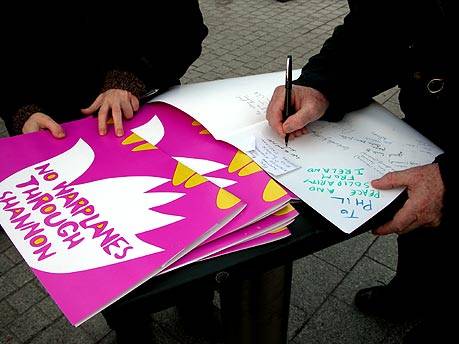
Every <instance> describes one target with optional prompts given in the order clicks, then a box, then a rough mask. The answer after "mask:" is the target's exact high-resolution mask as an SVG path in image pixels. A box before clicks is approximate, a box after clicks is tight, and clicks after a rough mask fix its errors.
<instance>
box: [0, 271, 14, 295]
mask: <svg viewBox="0 0 459 344" xmlns="http://www.w3.org/2000/svg"><path fill="white" fill-rule="evenodd" d="M16 289H17V287H16V286H15V285H14V283H13V282H11V281H10V280H9V279H7V278H6V276H5V275H1V276H0V300H3V299H4V298H5V297H7V296H8V295H10V294H12V293H13V292H14V291H15V290H16Z"/></svg>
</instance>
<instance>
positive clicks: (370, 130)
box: [156, 71, 442, 233]
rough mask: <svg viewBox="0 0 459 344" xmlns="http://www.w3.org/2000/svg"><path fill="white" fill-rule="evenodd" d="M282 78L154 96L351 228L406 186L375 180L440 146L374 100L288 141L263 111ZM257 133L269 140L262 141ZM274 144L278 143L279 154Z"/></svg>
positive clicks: (429, 156)
mask: <svg viewBox="0 0 459 344" xmlns="http://www.w3.org/2000/svg"><path fill="white" fill-rule="evenodd" d="M298 73H299V71H295V74H296V75H298ZM283 81H284V74H283V73H282V72H279V73H270V74H263V75H255V76H248V77H242V78H234V79H227V80H217V81H211V82H206V83H201V84H194V85H185V86H180V87H178V88H175V89H174V90H172V91H170V92H167V93H165V94H163V95H162V96H160V97H159V98H156V100H161V101H165V102H167V103H170V104H172V105H174V106H176V107H178V108H180V109H182V110H183V111H185V112H187V113H189V114H190V115H191V116H193V117H195V119H196V120H198V121H199V122H200V123H201V124H203V125H204V126H205V127H206V128H207V129H208V130H209V131H210V132H211V133H212V134H213V135H214V136H215V137H216V138H217V139H221V140H223V141H226V142H229V143H231V144H233V145H234V146H236V147H238V148H239V149H241V150H242V151H244V152H245V153H247V154H248V155H250V156H251V157H252V158H253V159H254V160H255V161H256V162H257V163H258V164H260V165H261V166H262V167H263V168H265V169H266V170H267V171H268V173H270V174H271V175H272V176H273V177H274V178H275V179H276V180H277V181H278V182H280V183H281V184H283V185H284V186H285V187H287V188H289V189H290V190H291V191H292V192H293V193H295V194H296V195H297V196H298V197H299V198H301V199H302V200H303V201H304V202H306V203H307V204H309V205H310V206H311V207H312V208H314V209H315V210H316V211H318V212H319V213H320V214H322V215H323V216H324V217H325V218H327V219H328V220H329V221H331V222H332V223H333V224H335V225H336V226H337V227H338V228H340V229H341V230H342V231H344V232H346V233H350V232H352V231H353V230H355V229H356V228H358V227H359V226H361V225H362V224H363V223H365V222H366V221H367V220H369V219H370V218H371V217H372V216H374V215H375V214H376V213H378V212H379V211H380V210H382V209H383V208H385V207H386V206H387V205H388V204H389V203H390V202H392V201H393V200H394V199H395V197H397V195H399V194H400V193H401V191H402V190H401V189H395V190H387V191H380V190H375V189H373V188H372V187H371V184H370V182H371V180H373V179H375V178H379V177H381V176H383V175H384V174H385V173H387V172H390V171H398V170H403V169H406V168H410V167H413V166H419V165H424V164H428V163H430V162H432V161H433V160H434V159H435V156H437V155H438V154H440V153H441V152H442V151H441V150H440V149H439V148H438V147H437V146H435V145H434V144H433V143H432V142H430V141H429V140H428V139H426V138H425V137H423V136H422V135H421V134H420V133H418V132H417V131H416V130H414V129H413V128H411V127H410V126H408V125H407V124H406V123H404V122H403V121H402V120H400V119H399V118H397V117H396V116H394V115H393V114H391V113H390V112H389V111H387V110H386V109H384V108H383V107H382V106H380V105H377V104H372V105H370V106H368V107H367V108H365V109H362V110H359V111H355V112H353V113H350V114H347V115H346V116H345V118H344V119H343V120H342V121H340V122H337V123H331V122H325V121H317V122H315V123H312V124H311V125H309V126H308V129H309V134H307V135H303V136H301V137H299V138H291V140H290V141H289V146H288V147H287V148H286V147H285V144H284V140H283V138H281V137H278V136H277V134H276V133H274V131H273V130H272V129H271V128H270V127H269V125H268V123H267V121H266V120H265V118H264V114H263V112H264V109H265V107H266V106H267V104H268V102H269V99H270V98H271V95H272V93H273V91H274V88H275V87H276V86H277V85H280V84H282V83H283ZM253 138H258V141H256V145H255V146H256V148H257V149H256V150H255V151H254V150H253V144H252V143H251V144H248V142H253ZM260 140H261V142H263V143H269V145H261V146H260V144H259V141H260ZM257 144H258V145H257ZM273 147H274V148H275V147H277V149H279V151H278V152H281V153H279V156H275V153H274V152H276V150H275V149H274V148H273ZM273 149H274V150H273ZM284 159H285V160H284ZM293 166H299V168H293Z"/></svg>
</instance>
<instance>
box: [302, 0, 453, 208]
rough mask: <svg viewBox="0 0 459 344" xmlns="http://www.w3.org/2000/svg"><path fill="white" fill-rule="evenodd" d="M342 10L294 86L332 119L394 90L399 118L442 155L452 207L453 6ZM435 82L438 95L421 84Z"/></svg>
mask: <svg viewBox="0 0 459 344" xmlns="http://www.w3.org/2000/svg"><path fill="white" fill-rule="evenodd" d="M349 7H350V13H349V14H348V15H347V16H346V18H345V19H344V23H343V25H341V26H339V27H337V28H336V29H335V31H334V33H333V35H332V37H331V38H330V39H328V40H327V41H326V42H325V44H324V46H323V48H322V50H321V51H320V53H319V54H317V55H316V56H314V57H312V58H311V59H310V60H309V62H308V64H306V66H305V67H304V68H303V70H302V74H301V76H300V78H299V79H298V80H297V81H296V82H295V83H296V84H299V85H304V86H310V87H313V88H316V89H318V90H319V91H321V92H322V93H323V94H324V95H325V96H326V97H327V98H328V100H329V101H330V107H329V110H328V111H327V113H326V114H325V117H324V119H327V120H339V119H341V118H342V116H343V115H344V113H346V112H349V111H351V110H354V109H356V108H359V107H362V106H364V105H366V104H368V103H369V102H370V101H371V98H372V97H374V96H376V95H377V94H379V93H380V92H382V91H385V90H387V89H389V88H391V87H394V86H396V85H398V86H399V87H400V96H399V98H400V106H401V108H402V110H403V111H404V113H405V116H406V120H407V121H408V122H409V123H410V124H411V125H413V126H414V127H415V128H416V129H418V130H419V131H420V132H422V133H423V134H424V135H426V136H427V137H428V138H429V139H430V140H432V141H433V142H434V143H435V144H437V145H438V146H440V147H441V148H442V149H443V150H444V151H445V152H446V153H445V154H444V155H442V156H440V157H439V158H437V161H438V162H439V163H440V169H441V173H442V178H443V180H444V182H445V185H446V202H445V204H446V208H448V207H452V202H453V200H452V197H453V196H454V194H455V189H456V188H457V187H456V186H455V183H454V182H453V181H452V174H453V168H452V166H451V164H452V159H453V157H454V156H457V144H456V143H455V140H454V139H453V137H454V136H455V133H454V132H453V128H454V126H453V125H452V122H453V116H455V114H456V113H457V110H456V107H457V104H456V105H454V104H453V97H454V96H456V99H457V97H458V96H459V94H458V93H457V91H458V87H457V74H456V73H455V72H454V66H453V63H457V61H458V59H457V53H456V52H455V51H454V50H457V49H456V47H455V44H454V42H457V37H453V34H454V33H453V32H455V30H454V31H453V16H454V17H456V15H457V13H456V12H453V8H452V7H453V1H452V0H451V1H448V0H421V1H414V0H409V1H408V0H405V1H399V0H373V1H369V0H349ZM454 20H456V21H457V19H456V18H455V19H454ZM456 26H457V25H456ZM436 78H438V79H441V80H442V83H443V90H442V91H441V92H439V93H436V94H431V93H430V92H429V90H428V87H427V85H428V83H429V82H430V81H431V80H432V79H436ZM431 86H432V84H431ZM433 86H438V85H433Z"/></svg>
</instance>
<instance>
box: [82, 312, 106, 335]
mask: <svg viewBox="0 0 459 344" xmlns="http://www.w3.org/2000/svg"><path fill="white" fill-rule="evenodd" d="M81 328H82V329H83V330H85V331H86V333H88V334H89V335H90V336H91V337H92V339H94V340H96V341H98V340H101V339H102V338H104V337H105V336H106V335H107V334H108V333H109V332H110V331H111V329H110V327H109V326H108V325H107V322H106V321H105V318H104V317H103V316H102V314H100V313H99V314H97V315H95V316H93V317H92V318H91V319H89V320H88V321H86V322H85V323H84V324H82V325H81Z"/></svg>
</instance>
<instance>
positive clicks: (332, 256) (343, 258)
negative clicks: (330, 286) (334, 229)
mask: <svg viewBox="0 0 459 344" xmlns="http://www.w3.org/2000/svg"><path fill="white" fill-rule="evenodd" d="M375 240H376V237H375V236H374V235H373V234H371V233H364V234H362V235H358V236H356V237H355V238H352V239H349V240H347V241H344V242H342V243H340V244H338V245H334V246H331V247H329V248H327V249H325V250H322V251H320V252H317V253H316V254H315V255H316V256H317V257H319V258H321V259H324V260H325V261H327V262H329V263H330V264H333V265H334V266H336V267H337V268H339V269H341V270H342V271H345V272H347V271H349V270H350V269H351V268H352V267H353V266H354V265H355V263H356V262H357V261H358V260H359V259H360V257H361V256H362V255H363V254H364V253H365V252H366V250H367V249H368V247H369V246H370V245H371V244H372V243H373V241H375Z"/></svg>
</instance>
